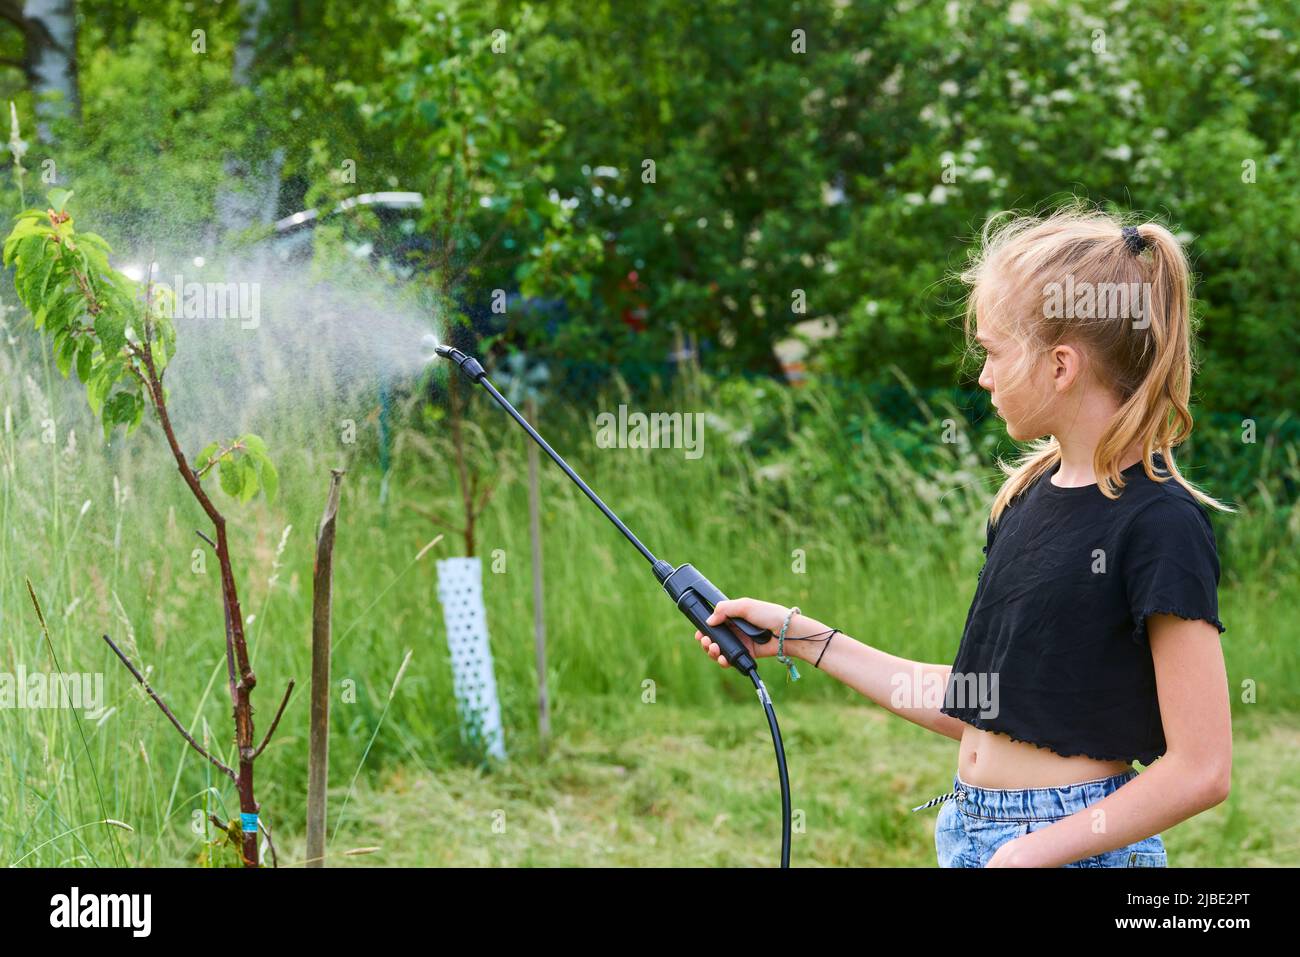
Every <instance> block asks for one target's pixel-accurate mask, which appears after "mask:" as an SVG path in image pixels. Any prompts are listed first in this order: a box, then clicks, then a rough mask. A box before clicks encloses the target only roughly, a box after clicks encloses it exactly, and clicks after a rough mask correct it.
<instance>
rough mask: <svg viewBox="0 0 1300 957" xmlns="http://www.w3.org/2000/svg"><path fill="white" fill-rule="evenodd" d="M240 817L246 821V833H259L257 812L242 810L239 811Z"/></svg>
mask: <svg viewBox="0 0 1300 957" xmlns="http://www.w3.org/2000/svg"><path fill="white" fill-rule="evenodd" d="M239 819H240V820H241V821H243V822H244V833H245V834H256V833H257V814H256V813H253V814H249V813H248V812H247V811H241V812H240V813H239Z"/></svg>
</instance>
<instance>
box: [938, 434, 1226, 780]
mask: <svg viewBox="0 0 1300 957" xmlns="http://www.w3.org/2000/svg"><path fill="white" fill-rule="evenodd" d="M1154 464H1155V467H1156V469H1157V472H1158V474H1164V473H1163V467H1164V461H1163V459H1162V458H1161V456H1160V455H1159V454H1157V455H1156V456H1155V457H1154ZM1058 468H1059V466H1055V467H1053V468H1052V469H1050V470H1049V471H1048V472H1047V473H1045V474H1044V475H1042V476H1041V477H1040V478H1039V479H1038V480H1037V481H1036V482H1034V483H1032V484H1031V485H1030V486H1029V487H1028V488H1026V489H1024V490H1023V491H1022V492H1021V494H1019V495H1017V496H1016V498H1015V499H1014V500H1013V501H1012V502H1011V503H1010V504H1009V505H1008V506H1007V508H1006V509H1005V510H1004V511H1003V512H1002V515H1001V517H1000V519H999V521H998V524H997V526H996V528H994V527H993V526H992V525H991V524H990V525H988V526H987V528H986V533H987V539H988V543H987V544H986V545H985V547H984V553H985V556H986V558H985V561H984V567H983V568H982V569H980V574H979V583H978V585H977V586H976V588H975V598H974V601H972V602H971V607H970V611H969V612H968V613H967V616H966V627H965V630H964V631H963V633H962V637H961V644H960V645H959V647H958V649H957V658H956V660H955V661H954V662H953V666H952V674H951V675H950V677H949V680H948V683H947V685H946V687H945V689H944V704H943V706H942V707H941V708H940V709H939V710H940V711H941V712H942V713H943V714H946V715H950V716H952V717H954V718H958V719H960V720H961V721H965V722H967V723H969V724H972V725H974V726H975V727H977V728H982V729H984V730H986V731H1000V732H1002V733H1003V734H1007V735H1009V736H1010V737H1011V738H1012V739H1014V740H1016V741H1027V742H1029V743H1031V744H1036V745H1038V746H1040V747H1044V748H1048V749H1050V750H1051V751H1054V752H1056V753H1057V754H1060V755H1063V756H1067V757H1068V756H1070V755H1078V754H1083V755H1087V756H1089V757H1092V758H1098V759H1101V760H1112V759H1118V760H1121V761H1127V762H1130V763H1132V762H1133V761H1134V760H1137V761H1140V762H1141V763H1142V764H1143V765H1149V764H1151V762H1152V761H1154V760H1155V759H1156V758H1157V757H1159V756H1160V755H1162V754H1164V753H1165V735H1164V726H1163V725H1162V724H1161V721H1160V708H1159V702H1158V700H1157V698H1156V681H1155V666H1154V663H1153V661H1152V659H1151V646H1150V644H1149V643H1148V640H1147V632H1146V618H1147V616H1148V615H1150V614H1154V613H1157V612H1167V613H1171V614H1174V615H1178V616H1179V617H1181V618H1188V619H1203V620H1205V621H1208V622H1210V623H1212V624H1213V625H1214V626H1215V627H1216V628H1218V629H1219V632H1220V633H1222V632H1224V631H1225V630H1226V628H1225V627H1224V625H1223V623H1222V622H1221V621H1220V620H1219V606H1218V595H1217V587H1218V583H1219V558H1218V549H1217V546H1216V544H1215V540H1214V530H1213V529H1212V528H1211V527H1210V521H1209V519H1208V518H1207V517H1206V514H1205V511H1204V509H1203V508H1202V507H1201V505H1200V503H1198V502H1197V501H1196V500H1195V499H1194V498H1193V497H1192V496H1191V494H1190V493H1189V492H1188V491H1187V490H1186V489H1185V488H1183V487H1182V486H1181V485H1179V484H1178V483H1177V482H1176V481H1174V480H1172V479H1170V480H1169V481H1166V482H1154V481H1152V480H1151V479H1150V478H1148V477H1147V474H1146V471H1145V469H1144V468H1143V465H1142V463H1141V462H1138V463H1136V464H1134V465H1132V466H1130V467H1129V468H1126V469H1124V470H1123V475H1124V481H1125V485H1124V489H1123V490H1122V491H1121V492H1120V495H1119V499H1118V500H1111V499H1108V498H1106V497H1105V496H1104V495H1102V494H1101V490H1100V489H1099V488H1098V487H1097V486H1096V485H1095V484H1094V485H1087V486H1081V487H1078V488H1059V487H1058V486H1056V485H1053V484H1052V481H1051V479H1052V476H1053V475H1055V474H1056V471H1057V469H1058Z"/></svg>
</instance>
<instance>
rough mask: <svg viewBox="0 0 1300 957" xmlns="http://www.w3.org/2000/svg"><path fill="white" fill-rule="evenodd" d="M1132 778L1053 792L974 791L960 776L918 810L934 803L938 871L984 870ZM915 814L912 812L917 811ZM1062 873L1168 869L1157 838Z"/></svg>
mask: <svg viewBox="0 0 1300 957" xmlns="http://www.w3.org/2000/svg"><path fill="white" fill-rule="evenodd" d="M1135 777H1137V771H1134V770H1132V769H1130V770H1128V771H1124V772H1121V773H1120V774H1116V775H1114V776H1113V777H1109V778H1096V779H1095V780H1092V781H1081V782H1079V783H1078V784H1071V785H1068V786H1066V787H1059V788H1017V789H1010V788H977V787H974V786H972V785H970V784H967V783H966V782H965V781H963V780H962V779H961V776H960V775H954V777H953V790H952V793H951V794H946V795H943V796H941V797H939V798H935V799H934V801H933V802H930V803H928V804H923V805H921V807H922V808H924V807H929V806H931V805H932V804H933V803H936V802H940V803H942V807H941V808H940V811H939V817H938V819H937V820H936V822H935V826H934V846H935V850H936V851H937V852H938V855H939V866H940V867H984V866H986V865H987V864H988V862H989V858H991V857H992V856H993V853H994V851H996V850H997V849H998V848H999V847H1001V846H1002V845H1003V844H1005V843H1006V842H1007V841H1010V840H1014V839H1015V838H1017V837H1021V836H1022V835H1025V834H1028V833H1030V832H1031V831H1041V830H1042V829H1043V828H1045V827H1049V826H1051V824H1053V823H1054V822H1056V821H1059V820H1060V819H1061V818H1063V817H1069V816H1070V815H1071V814H1074V813H1076V812H1078V811H1081V810H1083V809H1084V808H1086V807H1088V806H1089V805H1091V804H1095V803H1097V802H1098V801H1100V800H1101V799H1102V798H1104V797H1106V795H1108V794H1111V793H1113V792H1115V791H1117V790H1118V789H1119V788H1120V787H1122V786H1123V785H1125V784H1127V783H1128V782H1129V781H1131V780H1133V778H1135ZM920 809H921V808H915V810H920ZM1065 866H1066V867H1168V866H1169V858H1168V855H1167V854H1166V853H1165V844H1164V841H1162V840H1161V839H1160V835H1159V834H1154V835H1152V836H1151V837H1147V838H1143V839H1142V840H1140V841H1136V842H1134V843H1133V844H1129V845H1128V846H1126V847H1120V848H1116V849H1115V850H1113V851H1103V852H1102V853H1100V854H1096V855H1093V856H1092V857H1085V858H1083V859H1082V860H1078V861H1072V862H1070V863H1069V864H1066V865H1065Z"/></svg>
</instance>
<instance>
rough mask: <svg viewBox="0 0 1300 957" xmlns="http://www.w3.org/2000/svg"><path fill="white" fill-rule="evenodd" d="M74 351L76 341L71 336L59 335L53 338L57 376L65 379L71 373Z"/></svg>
mask: <svg viewBox="0 0 1300 957" xmlns="http://www.w3.org/2000/svg"><path fill="white" fill-rule="evenodd" d="M76 351H77V341H76V340H75V339H73V338H72V336H69V335H66V334H64V333H59V334H57V335H56V336H55V337H54V365H55V367H56V368H57V369H58V370H59V375H61V376H63V378H65V379H66V378H67V377H68V373H69V372H71V371H72V360H73V357H74V356H75V355H76Z"/></svg>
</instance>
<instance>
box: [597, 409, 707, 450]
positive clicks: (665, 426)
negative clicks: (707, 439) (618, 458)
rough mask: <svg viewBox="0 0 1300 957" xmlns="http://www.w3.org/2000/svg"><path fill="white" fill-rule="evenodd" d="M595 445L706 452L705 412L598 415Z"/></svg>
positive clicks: (609, 447) (624, 412) (605, 447)
mask: <svg viewBox="0 0 1300 957" xmlns="http://www.w3.org/2000/svg"><path fill="white" fill-rule="evenodd" d="M596 446H597V447H598V448H602V449H685V450H686V457H687V458H688V459H698V458H699V457H700V456H701V455H703V454H704V413H703V412H651V413H649V414H648V415H647V414H646V413H645V412H632V413H630V414H629V413H628V411H627V406H626V405H620V406H619V407H618V415H617V416H616V415H614V413H613V412H602V413H600V414H599V415H598V416H596Z"/></svg>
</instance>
